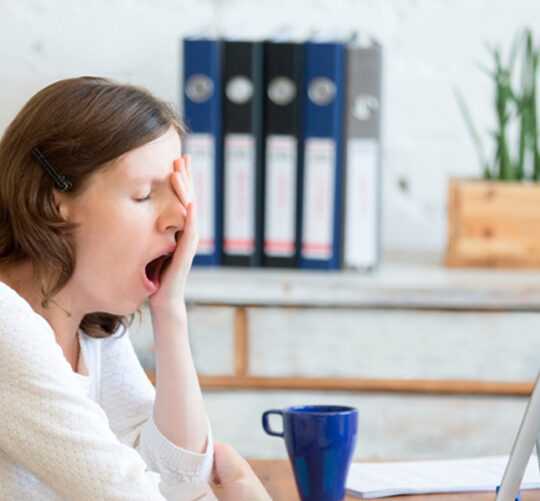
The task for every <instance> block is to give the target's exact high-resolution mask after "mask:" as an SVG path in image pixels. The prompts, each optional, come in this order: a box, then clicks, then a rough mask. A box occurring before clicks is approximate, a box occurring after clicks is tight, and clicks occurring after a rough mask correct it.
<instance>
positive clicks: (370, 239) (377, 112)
mask: <svg viewBox="0 0 540 501" xmlns="http://www.w3.org/2000/svg"><path fill="white" fill-rule="evenodd" d="M346 87H347V95H346V107H345V109H346V117H345V127H346V130H345V138H346V141H345V151H346V155H345V158H344V161H345V167H344V176H345V178H346V184H345V187H346V190H345V196H344V200H345V212H344V218H343V219H344V245H343V261H342V266H343V267H344V268H350V269H358V270H370V269H374V268H376V267H377V265H378V262H379V255H380V221H381V217H380V210H381V209H380V205H381V203H380V200H381V153H380V152H381V146H380V128H381V125H380V124H381V120H380V117H381V87H382V49H381V47H380V45H378V44H377V43H372V44H371V46H369V47H359V46H351V47H349V48H348V49H347V84H346Z"/></svg>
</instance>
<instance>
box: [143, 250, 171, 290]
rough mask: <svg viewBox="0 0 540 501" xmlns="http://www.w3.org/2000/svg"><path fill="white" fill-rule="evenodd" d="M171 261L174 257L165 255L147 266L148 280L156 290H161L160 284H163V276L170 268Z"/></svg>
mask: <svg viewBox="0 0 540 501" xmlns="http://www.w3.org/2000/svg"><path fill="white" fill-rule="evenodd" d="M171 260H172V255H171V254H165V255H163V256H159V257H158V258H156V259H154V260H152V261H150V262H149V263H148V264H147V265H146V267H145V269H144V271H145V274H146V278H147V279H148V281H149V282H150V283H151V284H152V286H153V288H154V289H155V290H157V289H158V288H159V284H160V282H161V276H162V275H163V273H164V271H165V270H166V269H167V267H168V266H169V264H170V262H171Z"/></svg>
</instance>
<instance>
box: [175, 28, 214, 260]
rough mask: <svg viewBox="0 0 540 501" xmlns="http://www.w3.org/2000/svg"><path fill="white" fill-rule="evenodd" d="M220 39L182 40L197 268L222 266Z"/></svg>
mask: <svg viewBox="0 0 540 501" xmlns="http://www.w3.org/2000/svg"><path fill="white" fill-rule="evenodd" d="M221 46H222V43H221V41H220V40H209V39H196V38H186V39H184V41H183V56H184V78H183V83H184V85H183V103H184V119H185V122H186V126H187V129H188V131H187V134H186V136H185V137H184V140H183V146H184V148H183V150H184V152H185V153H189V154H190V155H191V156H192V165H193V170H192V172H193V178H194V179H193V182H194V186H195V190H196V197H197V203H198V230H199V247H198V249H197V254H196V255H195V258H194V260H193V264H194V265H195V266H199V265H202V266H209V265H219V264H221V254H222V249H221V245H222V216H221V214H222V210H223V197H222V172H221V168H222V141H221V71H222V69H221V58H222V48H221Z"/></svg>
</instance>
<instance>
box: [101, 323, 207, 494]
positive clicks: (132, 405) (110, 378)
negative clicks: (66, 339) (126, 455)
mask: <svg viewBox="0 0 540 501" xmlns="http://www.w3.org/2000/svg"><path fill="white" fill-rule="evenodd" d="M100 386H101V391H100V397H99V399H100V404H101V406H102V407H103V409H104V410H105V412H106V414H107V417H108V419H109V426H110V427H111V429H112V431H113V432H114V433H115V435H116V436H117V437H118V438H119V440H120V441H121V442H122V443H124V444H126V445H129V446H130V447H133V448H135V449H136V450H137V451H138V452H139V453H140V455H141V456H142V457H143V459H144V460H145V462H146V464H147V465H148V467H149V468H150V469H151V470H152V471H155V472H158V473H159V474H160V477H161V483H160V488H161V492H162V493H164V494H167V493H169V492H173V491H174V490H175V489H176V488H177V487H179V486H180V484H182V483H184V482H200V483H204V482H208V481H209V480H210V475H211V470H212V464H213V451H214V447H213V440H212V432H211V428H210V423H209V421H208V418H207V423H208V432H207V437H208V440H207V448H206V452H205V453H201V454H198V453H195V452H191V451H188V450H186V449H184V448H182V447H179V446H177V445H176V444H174V443H172V442H171V441H169V440H168V439H167V438H166V437H165V436H164V435H163V434H162V433H161V432H160V430H159V429H158V427H157V425H156V423H155V421H154V417H153V407H154V400H155V389H154V386H153V385H152V383H151V382H150V380H149V379H148V377H147V376H146V374H145V372H144V370H143V368H142V366H141V364H140V362H139V360H138V358H137V355H136V353H135V350H134V348H133V345H132V343H131V339H130V332H129V330H127V331H126V332H125V334H124V335H122V336H118V335H117V334H115V335H113V336H111V337H109V338H107V339H104V340H103V341H102V348H101V385H100Z"/></svg>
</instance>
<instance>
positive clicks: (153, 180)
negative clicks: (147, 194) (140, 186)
mask: <svg viewBox="0 0 540 501" xmlns="http://www.w3.org/2000/svg"><path fill="white" fill-rule="evenodd" d="M168 179H169V176H167V178H165V179H161V178H159V177H153V178H150V177H147V176H137V177H133V178H128V183H130V184H135V183H147V182H149V181H150V182H151V183H152V184H162V183H166V182H167V181H168Z"/></svg>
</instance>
